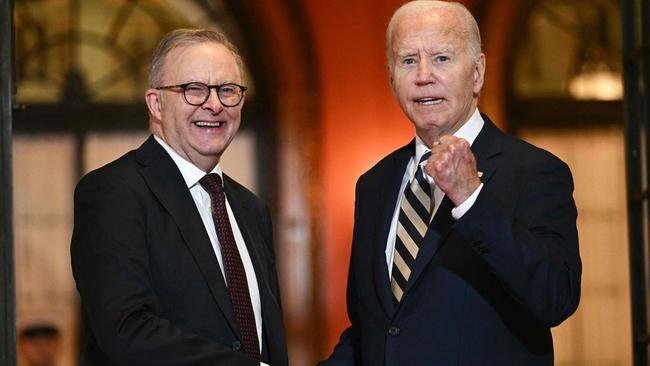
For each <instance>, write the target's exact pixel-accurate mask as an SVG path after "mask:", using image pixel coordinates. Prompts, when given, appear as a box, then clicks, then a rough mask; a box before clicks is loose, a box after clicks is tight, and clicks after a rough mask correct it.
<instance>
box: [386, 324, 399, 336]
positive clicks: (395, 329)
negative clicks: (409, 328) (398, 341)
mask: <svg viewBox="0 0 650 366" xmlns="http://www.w3.org/2000/svg"><path fill="white" fill-rule="evenodd" d="M388 334H390V335H392V336H397V335H399V327H396V326H392V327H390V328H388Z"/></svg>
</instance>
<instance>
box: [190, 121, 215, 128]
mask: <svg viewBox="0 0 650 366" xmlns="http://www.w3.org/2000/svg"><path fill="white" fill-rule="evenodd" d="M221 123H222V122H204V121H199V122H195V124H196V125H197V126H199V127H220V126H221Z"/></svg>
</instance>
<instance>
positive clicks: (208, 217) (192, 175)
mask: <svg viewBox="0 0 650 366" xmlns="http://www.w3.org/2000/svg"><path fill="white" fill-rule="evenodd" d="M154 138H155V139H156V141H158V143H159V144H160V145H161V146H162V147H163V148H164V149H165V150H166V151H167V153H168V154H169V156H171V158H172V159H173V160H174V163H176V166H178V169H179V170H180V171H181V174H182V175H183V179H184V180H185V184H187V188H188V189H189V190H190V193H191V194H192V198H193V199H194V203H195V204H196V208H197V209H198V210H199V214H200V215H201V219H202V220H203V226H205V230H206V231H207V232H208V236H209V237H210V243H212V249H213V250H214V254H215V255H216V256H217V261H219V268H220V269H221V274H222V275H223V278H224V280H225V278H226V273H225V272H224V268H223V258H222V256H221V246H220V245H219V238H218V237H217V231H216V229H215V227H214V220H213V219H212V209H211V205H212V202H211V201H210V194H208V192H207V191H206V190H205V189H204V188H203V187H202V186H201V184H199V180H200V179H201V178H203V177H204V176H205V175H206V174H207V173H206V172H204V171H203V170H201V169H199V168H198V167H196V166H195V165H194V164H192V163H190V162H189V161H187V160H185V159H183V158H182V157H181V156H180V155H178V153H176V151H174V149H172V148H171V147H170V146H169V145H167V144H166V143H165V141H163V140H162V139H161V138H159V137H158V136H155V135H154ZM210 173H216V174H219V176H220V177H222V181H223V172H222V171H221V167H220V166H219V164H217V166H215V167H214V169H212V171H211V172H210ZM226 210H227V211H228V220H230V226H231V227H232V233H233V236H234V237H235V242H236V243H237V249H238V250H239V255H240V256H241V260H242V263H243V264H244V270H245V271H246V280H247V281H248V291H249V293H250V297H251V304H252V305H253V313H254V314H255V325H256V326H257V338H258V341H259V345H260V352H261V351H262V306H261V303H260V291H259V287H258V284H257V278H256V277H255V269H254V268H253V262H252V261H251V257H250V255H249V253H248V249H247V248H246V243H245V242H244V238H243V237H242V235H241V231H240V230H239V225H238V224H237V220H235V215H233V213H232V209H231V208H230V203H228V197H226ZM226 285H228V284H227V283H226ZM262 365H265V364H264V363H262Z"/></svg>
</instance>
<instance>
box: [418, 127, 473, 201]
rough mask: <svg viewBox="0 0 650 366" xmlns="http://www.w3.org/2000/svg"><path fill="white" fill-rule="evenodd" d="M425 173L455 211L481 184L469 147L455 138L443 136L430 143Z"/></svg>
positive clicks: (465, 142) (460, 139) (465, 141)
mask: <svg viewBox="0 0 650 366" xmlns="http://www.w3.org/2000/svg"><path fill="white" fill-rule="evenodd" d="M424 171H425V172H426V173H427V174H428V175H429V176H431V177H432V178H433V180H434V182H435V184H436V186H438V187H439V188H440V189H441V190H442V191H443V192H444V193H445V194H446V195H447V197H449V199H450V200H451V201H452V202H453V203H454V206H456V207H457V206H459V205H460V204H462V203H463V202H465V200H467V199H468V198H469V196H471V195H472V193H474V191H475V190H476V188H478V186H479V185H480V184H481V179H480V178H479V174H478V170H477V169H476V159H475V158H474V154H473V153H472V150H471V149H470V145H469V143H468V142H467V140H465V139H462V138H458V137H455V136H449V135H446V136H442V137H441V138H440V139H439V140H437V141H435V142H434V143H433V146H431V156H430V157H429V159H428V160H427V163H426V165H425V167H424Z"/></svg>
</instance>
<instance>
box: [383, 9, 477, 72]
mask: <svg viewBox="0 0 650 366" xmlns="http://www.w3.org/2000/svg"><path fill="white" fill-rule="evenodd" d="M439 9H445V10H454V11H457V12H460V15H461V16H462V17H463V18H465V27H464V29H462V30H460V32H461V35H462V36H464V37H465V38H466V39H467V42H468V44H467V49H468V51H469V54H470V55H471V56H473V57H474V58H475V59H476V60H478V57H479V55H480V54H481V32H480V31H479V29H478V24H477V23H476V19H474V16H473V15H472V13H470V11H469V10H468V9H467V8H466V7H465V5H463V4H461V3H458V2H449V1H440V0H416V1H411V2H408V3H406V4H404V5H402V6H401V7H399V8H398V9H397V10H396V11H395V13H393V16H392V17H391V18H390V22H389V23H388V28H387V29H386V60H387V62H388V69H389V70H391V68H392V62H393V29H394V28H395V24H397V21H398V19H399V17H400V15H402V14H413V13H421V12H423V11H430V10H439Z"/></svg>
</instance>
